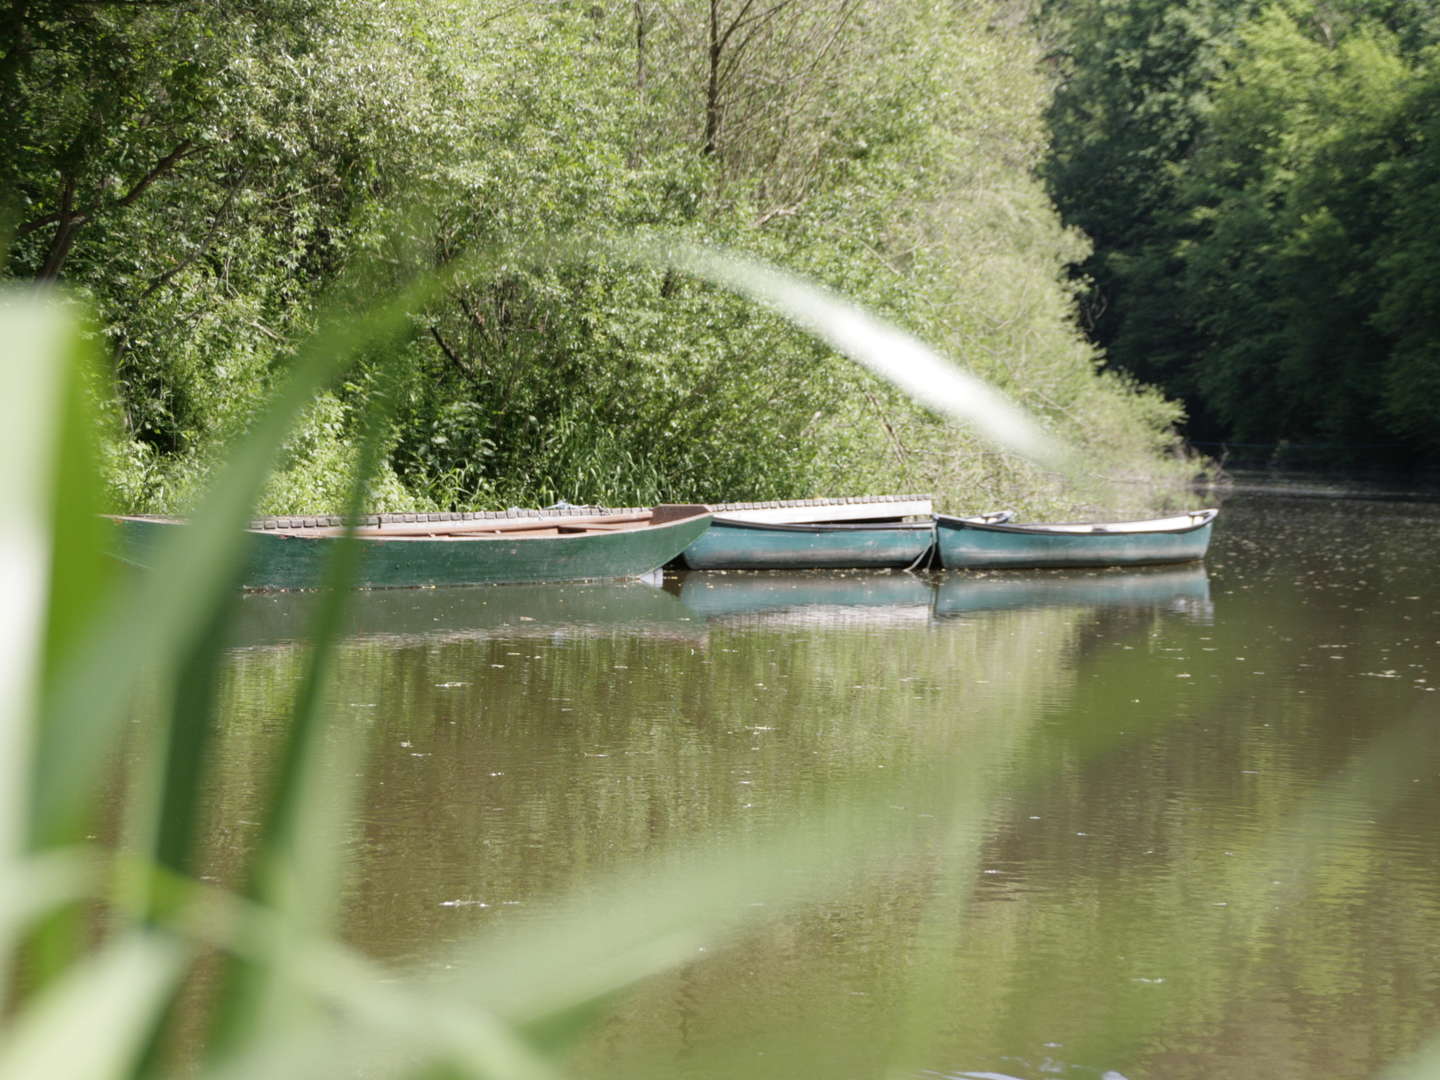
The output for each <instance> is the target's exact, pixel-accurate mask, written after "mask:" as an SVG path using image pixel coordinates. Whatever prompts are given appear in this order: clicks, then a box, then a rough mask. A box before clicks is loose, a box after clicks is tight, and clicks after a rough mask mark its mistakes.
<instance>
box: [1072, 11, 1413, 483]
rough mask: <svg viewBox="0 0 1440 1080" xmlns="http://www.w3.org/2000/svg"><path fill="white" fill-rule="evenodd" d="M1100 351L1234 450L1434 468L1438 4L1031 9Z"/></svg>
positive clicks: (1192, 431)
mask: <svg viewBox="0 0 1440 1080" xmlns="http://www.w3.org/2000/svg"><path fill="white" fill-rule="evenodd" d="M1045 32H1046V34H1047V37H1048V42H1049V49H1050V53H1049V55H1050V58H1051V63H1052V65H1053V66H1054V68H1055V70H1056V71H1057V73H1058V76H1059V87H1058V90H1057V93H1056V97H1055V99H1054V102H1053V104H1052V106H1051V109H1050V112H1049V122H1050V126H1051V130H1052V136H1053V147H1052V152H1051V156H1050V157H1049V159H1048V161H1047V163H1046V165H1045V176H1046V179H1047V181H1048V183H1049V186H1050V190H1051V192H1052V194H1053V197H1054V198H1055V200H1056V203H1057V205H1058V206H1059V207H1060V208H1061V210H1062V212H1063V214H1064V215H1065V217H1066V218H1067V220H1068V221H1069V222H1071V223H1073V224H1074V225H1076V226H1077V227H1079V228H1081V229H1083V230H1084V231H1085V232H1086V233H1087V234H1088V235H1089V236H1090V237H1091V238H1092V239H1093V241H1094V250H1093V252H1092V254H1091V255H1090V257H1089V258H1088V259H1087V260H1086V261H1084V262H1083V263H1081V264H1080V269H1081V272H1082V274H1083V275H1084V276H1085V277H1086V278H1087V279H1088V282H1089V286H1090V287H1089V292H1088V296H1087V298H1086V300H1087V310H1088V313H1089V317H1090V325H1091V329H1092V333H1093V336H1094V339H1095V340H1096V341H1097V342H1098V344H1100V345H1101V346H1102V347H1103V348H1104V349H1105V350H1106V352H1107V355H1108V357H1109V360H1110V362H1111V363H1112V364H1113V365H1114V366H1116V367H1118V368H1120V369H1121V370H1124V371H1128V372H1130V373H1133V374H1134V375H1135V376H1137V377H1138V378H1140V379H1142V380H1145V381H1146V382H1150V383H1155V384H1158V385H1159V386H1161V387H1163V388H1164V389H1165V390H1166V391H1167V392H1169V393H1171V394H1173V395H1175V396H1178V397H1180V398H1182V399H1183V400H1184V402H1185V403H1186V405H1187V409H1188V411H1189V414H1190V423H1189V426H1188V429H1187V430H1188V434H1189V435H1190V437H1191V438H1194V439H1196V440H1215V441H1219V440H1225V441H1229V442H1232V443H1237V444H1253V445H1254V446H1255V447H1256V448H1257V449H1256V450H1254V451H1249V452H1248V453H1247V454H1246V456H1249V457H1250V458H1251V459H1252V460H1253V459H1255V458H1257V456H1259V457H1263V456H1266V455H1271V454H1272V450H1270V449H1266V448H1268V447H1273V448H1275V451H1276V452H1274V453H1273V457H1272V460H1280V461H1286V462H1290V463H1295V464H1304V463H1326V462H1328V463H1332V464H1333V463H1338V462H1345V463H1353V464H1368V465H1386V466H1394V465H1408V464H1426V465H1430V466H1433V465H1434V464H1435V463H1437V462H1440V424H1437V423H1436V421H1435V402H1436V400H1437V399H1440V274H1437V272H1436V267H1437V265H1440V8H1437V7H1436V5H1434V4H1429V3H1417V2H1413V0H1280V2H1278V3H1266V2H1262V0H1188V2H1184V3H1180V2H1175V0H1048V2H1047V8H1046V19H1045Z"/></svg>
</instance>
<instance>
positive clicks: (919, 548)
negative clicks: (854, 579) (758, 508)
mask: <svg viewBox="0 0 1440 1080" xmlns="http://www.w3.org/2000/svg"><path fill="white" fill-rule="evenodd" d="M934 542H935V525H934V522H931V521H920V522H907V521H895V522H883V523H873V524H865V525H852V524H833V525H832V524H815V525H765V524H761V523H759V522H754V521H728V520H726V519H725V518H716V519H715V520H714V521H712V522H711V523H710V528H708V529H706V530H705V532H703V533H701V534H700V536H699V537H698V538H697V539H696V540H695V541H694V543H692V544H691V545H690V546H689V547H687V548H686V549H685V551H684V553H683V554H682V555H681V557H680V558H681V561H682V562H683V563H684V564H685V565H686V566H687V567H689V568H690V569H691V570H857V569H883V568H886V567H900V568H903V567H907V566H915V565H917V564H918V563H920V562H922V561H923V560H924V558H925V556H926V555H927V554H929V552H930V546H931V545H932V544H933V543H934Z"/></svg>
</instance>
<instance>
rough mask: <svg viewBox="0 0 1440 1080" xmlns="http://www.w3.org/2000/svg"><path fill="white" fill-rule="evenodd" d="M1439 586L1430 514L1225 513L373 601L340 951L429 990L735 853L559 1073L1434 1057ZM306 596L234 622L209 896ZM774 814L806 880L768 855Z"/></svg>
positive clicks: (1280, 503)
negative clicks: (367, 957) (598, 901)
mask: <svg viewBox="0 0 1440 1080" xmlns="http://www.w3.org/2000/svg"><path fill="white" fill-rule="evenodd" d="M1437 578H1440V503H1437V502H1435V501H1426V500H1423V499H1397V500H1389V501H1387V500H1383V499H1374V498H1369V499H1366V498H1358V497H1349V498H1337V497H1313V496H1312V497H1296V496H1294V495H1293V494H1292V495H1287V494H1284V493H1277V492H1274V491H1270V492H1257V493H1247V492H1245V491H1243V490H1240V491H1237V492H1236V493H1235V494H1233V495H1232V496H1231V497H1229V498H1228V500H1227V501H1226V502H1225V504H1224V510H1223V513H1222V514H1221V517H1220V519H1219V522H1218V525H1217V530H1216V535H1215V541H1214V544H1213V547H1212V549H1211V553H1210V556H1209V558H1208V559H1207V561H1206V563H1205V564H1204V566H1203V567H1200V566H1194V567H1182V568H1173V569H1161V570H1156V571H1153V572H1149V573H1144V574H1134V573H1111V572H1105V573H1078V574H1077V573H1068V572H1067V573H1054V572H1051V573H1037V574H1030V575H1024V574H989V575H964V576H962V575H948V576H929V577H921V576H913V575H908V574H888V575H885V574H882V575H853V574H852V575H845V574H813V575H787V574H726V575H720V574H716V575H700V574H690V575H688V576H679V577H673V578H672V577H667V578H665V580H664V582H663V586H662V585H656V584H629V585H609V586H572V587H547V588H529V587H515V588H504V587H502V588H491V589H470V590H450V591H413V592H412V591H392V592H375V593H369V594H361V595H359V596H358V597H357V607H356V611H355V613H354V616H353V619H352V624H353V626H352V629H353V636H352V637H350V638H348V639H347V640H346V642H345V643H344V644H343V645H342V646H341V649H340V654H341V655H340V659H339V665H338V682H337V689H336V691H335V706H336V711H337V715H338V717H339V730H338V731H337V733H336V738H337V739H339V738H343V739H346V740H354V739H356V738H359V737H361V736H362V735H363V736H365V737H368V738H369V740H370V746H371V755H370V762H369V767H368V770H367V772H366V774H365V778H364V779H363V781H362V782H361V784H362V789H361V791H360V794H359V798H358V800H357V809H355V810H354V811H353V812H352V814H351V817H352V818H353V825H354V835H353V840H352V841H351V844H352V847H351V849H350V861H351V864H352V876H351V879H350V884H349V887H348V889H347V892H346V894H345V896H344V897H343V912H344V915H343V928H344V934H345V936H346V937H347V939H348V940H350V941H351V942H353V943H355V944H357V945H359V946H360V947H362V948H363V949H364V950H366V951H367V952H369V953H371V954H372V955H375V956H377V957H380V958H382V959H384V960H387V961H390V962H393V963H394V964H396V965H399V966H401V967H404V968H407V969H418V970H421V971H428V972H433V973H438V974H440V975H441V976H442V977H443V975H444V973H445V971H446V969H447V967H448V966H450V965H454V964H456V963H457V962H458V961H456V959H455V954H454V953H453V951H452V949H453V946H455V945H456V944H458V943H460V942H463V941H467V940H469V939H471V938H473V937H475V936H476V935H477V934H481V935H483V934H496V933H506V932H514V933H524V932H526V931H527V930H533V929H534V928H535V926H537V925H539V924H540V921H541V920H542V919H543V918H544V917H545V915H546V913H547V912H548V911H550V910H551V909H552V908H553V907H554V906H556V904H557V903H558V904H559V905H560V906H561V907H564V906H566V905H573V904H574V903H575V902H576V901H575V898H576V897H582V898H583V897H590V896H594V895H595V894H596V893H597V890H599V889H601V887H602V883H604V882H607V881H609V880H610V879H611V878H612V877H614V876H615V875H629V876H631V877H636V876H638V877H639V878H640V880H641V881H644V880H645V878H646V875H648V874H651V873H653V874H654V875H655V880H656V882H657V888H658V887H659V884H658V883H659V882H661V881H662V879H663V875H664V874H665V873H666V871H664V870H661V869H658V868H656V869H653V870H652V869H651V868H652V867H659V866H660V865H662V862H663V860H665V859H670V860H672V862H673V861H674V860H679V861H680V863H681V864H682V865H683V864H684V863H685V862H686V861H687V860H688V861H690V862H691V863H693V865H694V867H695V869H696V872H697V873H704V872H705V871H706V870H707V868H713V865H715V863H714V862H712V856H711V855H709V854H707V852H708V851H709V850H710V847H709V846H712V845H722V846H727V850H730V851H732V852H733V851H734V850H735V849H736V848H737V847H738V848H739V849H741V850H753V851H754V852H755V853H756V858H757V859H759V860H760V861H761V865H762V872H760V873H759V874H758V876H757V877H756V878H755V880H754V881H747V882H745V883H744V884H743V885H742V887H741V888H740V890H739V891H738V892H737V894H736V897H737V898H736V900H735V904H736V905H737V907H738V908H741V909H744V910H740V911H739V912H738V914H740V915H745V916H748V919H747V921H746V923H745V925H744V926H743V928H742V929H740V930H739V931H738V932H737V933H734V934H731V935H729V936H723V937H716V938H715V939H713V940H710V939H707V940H705V941H703V942H698V943H696V945H695V946H694V948H693V950H692V951H693V953H694V958H693V960H691V961H690V962H688V963H684V964H682V965H681V966H680V967H679V968H678V969H676V970H673V971H672V972H671V973H669V974H665V975H662V976H657V977H651V978H649V979H647V980H645V981H643V982H642V983H641V984H640V986H639V987H638V988H637V989H636V990H634V991H633V992H632V993H629V994H628V995H626V996H624V997H622V998H620V999H619V1000H618V1001H617V1003H616V1005H615V1008H614V1011H613V1014H612V1015H610V1016H609V1017H608V1018H606V1019H605V1020H603V1021H602V1022H601V1023H600V1024H599V1026H598V1028H597V1029H596V1033H595V1035H594V1036H593V1037H592V1038H590V1039H589V1040H588V1041H586V1042H585V1043H583V1044H582V1045H581V1046H580V1047H579V1048H578V1049H577V1050H576V1055H577V1061H578V1064H579V1071H580V1073H581V1074H582V1075H584V1074H588V1073H590V1072H593V1071H599V1070H600V1069H601V1067H602V1066H603V1067H604V1068H606V1069H608V1070H611V1071H613V1072H614V1073H615V1074H617V1075H634V1076H639V1075H657V1076H691V1075H720V1076H746V1077H756V1076H788V1077H804V1078H809V1077H815V1078H825V1080H831V1078H835V1080H840V1078H850V1077H874V1076H887V1075H902V1076H924V1077H932V1078H938V1077H992V1076H993V1077H1005V1078H1010V1077H1014V1078H1020V1080H1041V1078H1050V1077H1064V1078H1077V1080H1078V1078H1087V1080H1089V1078H1094V1080H1100V1078H1106V1080H1118V1078H1124V1080H1141V1078H1160V1077H1163V1078H1167V1080H1168V1078H1191V1077H1193V1078H1201V1077H1204V1078H1213V1077H1219V1076H1233V1077H1266V1078H1275V1080H1279V1078H1286V1077H1296V1078H1307V1080H1308V1078H1327V1080H1338V1078H1346V1077H1371V1076H1377V1075H1379V1074H1380V1073H1381V1072H1382V1071H1383V1069H1384V1067H1385V1066H1386V1065H1387V1064H1389V1063H1392V1062H1394V1061H1396V1060H1397V1059H1399V1058H1401V1057H1402V1056H1403V1055H1405V1054H1407V1053H1409V1052H1412V1051H1414V1050H1415V1049H1416V1048H1418V1047H1419V1046H1421V1045H1422V1044H1423V1043H1424V1042H1425V1040H1426V1039H1427V1038H1428V1037H1430V1036H1432V1035H1436V1034H1440V830H1437V828H1436V823H1437V821H1440V588H1437ZM311 602H313V601H311V600H310V599H309V598H307V597H304V596H300V597H293V596H278V597H251V598H247V599H246V601H245V620H244V625H243V628H242V637H243V643H242V645H241V647H239V648H237V649H236V650H235V652H234V653H233V664H232V667H231V670H230V675H229V680H228V684H227V687H226V691H225V699H226V704H225V735H224V739H223V747H222V749H223V754H222V755H221V760H222V762H223V764H222V765H221V767H220V775H219V778H218V783H217V784H216V786H215V792H216V806H215V810H216V814H215V825H214V829H213V831H212V836H213V850H214V851H215V854H216V863H217V873H218V874H220V875H221V876H224V875H225V874H226V871H227V864H228V863H229V861H230V859H231V854H232V853H233V852H234V851H236V850H238V849H240V848H243V847H244V846H245V839H246V835H247V829H250V828H251V826H250V824H249V823H250V822H251V820H252V818H253V816H254V814H253V812H252V811H251V807H253V805H254V800H255V792H256V790H257V789H258V787H259V786H260V784H261V778H262V776H263V773H264V763H265V761H266V760H267V759H268V758H269V756H270V755H271V754H272V753H273V751H274V749H275V747H276V746H277V745H278V739H279V736H280V732H281V729H280V727H279V724H278V721H277V719H276V718H277V717H278V716H280V715H282V714H283V710H284V707H285V703H286V700H287V697H288V695H289V693H290V692H291V687H292V686H293V680H294V678H295V675H296V673H297V671H298V670H299V665H300V662H301V659H302V656H303V652H304V649H303V646H301V645H297V644H295V643H294V641H295V638H296V637H297V636H298V635H299V633H300V627H301V626H302V625H303V623H302V620H303V616H304V613H305V609H306V605H307V604H308V603H311ZM805 821H810V822H812V823H813V836H814V837H815V838H816V839H815V843H816V845H817V848H816V849H815V850H818V851H820V852H821V853H822V854H823V855H824V858H819V859H816V858H808V859H807V857H805V854H804V852H802V853H801V857H799V858H798V859H796V860H795V861H794V863H793V865H792V864H791V863H789V862H777V861H776V860H775V859H773V858H772V859H770V861H768V862H766V861H765V859H766V856H765V854H764V853H765V851H766V850H767V844H768V843H769V837H771V835H772V834H773V833H774V832H776V831H777V830H784V829H787V828H793V827H795V826H796V825H797V823H800V822H805ZM809 854H810V855H812V856H813V855H814V854H815V851H814V850H812V851H811V852H810V853H809ZM832 856H833V857H832ZM720 858H721V856H718V855H716V856H713V859H714V860H718V859H720ZM785 858H788V856H787V857H785ZM787 876H788V877H790V878H793V879H795V880H791V881H788V882H786V883H785V887H784V888H779V889H776V888H774V887H773V886H774V881H773V879H774V878H776V877H779V878H782V879H783V878H786V877H787ZM706 888H707V889H709V888H713V882H712V883H711V884H710V885H708V886H706ZM787 894H789V902H786V901H787ZM747 897H749V899H747ZM557 898H566V899H559V900H557ZM576 975H577V976H581V975H583V973H582V972H577V973H576ZM897 1061H898V1062H900V1063H901V1064H902V1067H901V1068H900V1069H899V1070H897V1071H895V1072H889V1073H887V1071H886V1069H887V1067H888V1066H889V1065H890V1064H891V1063H893V1062H897Z"/></svg>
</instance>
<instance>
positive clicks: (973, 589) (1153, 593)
mask: <svg viewBox="0 0 1440 1080" xmlns="http://www.w3.org/2000/svg"><path fill="white" fill-rule="evenodd" d="M1041 607H1084V608H1100V607H1103V608H1134V609H1151V610H1165V611H1171V612H1175V613H1177V614H1183V615H1186V616H1188V617H1189V618H1191V619H1193V620H1195V621H1197V622H1209V621H1210V618H1211V614H1212V611H1213V605H1212V604H1211V602H1210V579H1209V577H1208V576H1206V573H1205V568H1204V567H1203V566H1200V565H1194V566H1186V567H1183V568H1179V569H1176V568H1156V569H1153V570H1124V571H1117V570H1025V571H1020V570H1015V571H1002V572H997V573H987V574H967V573H948V574H944V575H941V576H940V577H939V580H938V584H937V586H936V589H935V615H936V617H937V618H952V617H955V616H964V615H970V614H975V613H978V612H983V611H1015V610H1019V609H1022V608H1041Z"/></svg>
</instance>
